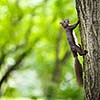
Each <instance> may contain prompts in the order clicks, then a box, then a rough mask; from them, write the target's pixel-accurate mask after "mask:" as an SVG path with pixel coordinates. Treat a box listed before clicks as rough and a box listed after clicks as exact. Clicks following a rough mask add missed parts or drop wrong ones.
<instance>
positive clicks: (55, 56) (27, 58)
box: [0, 0, 84, 100]
mask: <svg viewBox="0 0 100 100" xmlns="http://www.w3.org/2000/svg"><path fill="white" fill-rule="evenodd" d="M63 19H70V21H71V23H75V22H76V21H77V20H78V19H77V12H76V9H75V1H74V0H0V98H1V99H0V100H84V91H83V89H82V88H81V87H79V86H78V85H77V82H76V79H75V72H74V66H73V64H74V62H73V61H74V59H73V57H72V54H71V51H70V48H69V44H68V41H67V39H66V34H65V31H64V30H63V29H62V27H61V25H60V24H59V23H60V22H61V21H62V20H63ZM75 32H76V35H77V37H78V41H79V42H80V36H79V29H78V27H77V28H76V29H75ZM80 61H81V62H82V58H80Z"/></svg>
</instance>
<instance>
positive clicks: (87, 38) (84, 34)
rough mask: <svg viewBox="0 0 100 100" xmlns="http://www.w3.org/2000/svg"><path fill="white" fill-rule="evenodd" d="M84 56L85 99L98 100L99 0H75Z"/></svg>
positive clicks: (99, 58)
mask: <svg viewBox="0 0 100 100" xmlns="http://www.w3.org/2000/svg"><path fill="white" fill-rule="evenodd" d="M76 8H77V12H78V17H79V19H80V34H81V39H82V44H83V47H84V48H85V49H86V50H87V51H88V54H87V55H86V56H85V57H84V68H83V72H84V89H85V97H86V100H100V0H76Z"/></svg>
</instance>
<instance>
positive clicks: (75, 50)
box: [60, 19, 87, 86]
mask: <svg viewBox="0 0 100 100" xmlns="http://www.w3.org/2000/svg"><path fill="white" fill-rule="evenodd" d="M60 24H61V25H62V27H63V28H64V29H65V31H66V34H67V39H68V42H69V45H70V48H71V51H72V53H73V56H74V59H75V63H74V67H75V74H76V79H77V82H78V84H79V85H80V86H82V85H83V77H82V76H83V72H82V65H81V63H80V62H79V60H78V55H77V53H79V55H80V56H83V55H86V54H87V50H83V49H82V48H81V45H80V44H79V45H77V44H76V43H75V39H74V36H73V30H74V29H75V28H76V27H77V25H78V24H79V20H78V21H77V22H76V23H75V24H73V25H71V24H70V22H69V20H68V19H67V20H63V21H62V22H60Z"/></svg>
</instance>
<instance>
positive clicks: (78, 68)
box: [75, 56, 83, 86]
mask: <svg viewBox="0 0 100 100" xmlns="http://www.w3.org/2000/svg"><path fill="white" fill-rule="evenodd" d="M75 74H76V79H77V82H78V84H79V85H80V86H82V85H83V77H82V76H83V73H82V65H81V64H80V62H79V60H78V57H77V56H76V57H75Z"/></svg>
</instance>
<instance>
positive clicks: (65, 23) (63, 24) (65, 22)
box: [60, 19, 69, 28]
mask: <svg viewBox="0 0 100 100" xmlns="http://www.w3.org/2000/svg"><path fill="white" fill-rule="evenodd" d="M60 24H61V25H62V26H63V28H67V26H69V20H68V19H66V20H64V21H62V22H60Z"/></svg>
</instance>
